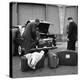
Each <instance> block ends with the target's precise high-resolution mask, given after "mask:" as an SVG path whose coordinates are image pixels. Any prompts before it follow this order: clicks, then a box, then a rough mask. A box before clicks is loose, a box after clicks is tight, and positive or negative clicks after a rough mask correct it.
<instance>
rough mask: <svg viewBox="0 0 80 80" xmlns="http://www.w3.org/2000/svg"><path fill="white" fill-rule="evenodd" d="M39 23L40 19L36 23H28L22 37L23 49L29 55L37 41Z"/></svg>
mask: <svg viewBox="0 0 80 80" xmlns="http://www.w3.org/2000/svg"><path fill="white" fill-rule="evenodd" d="M39 23H40V21H39V19H36V20H35V21H34V22H30V23H28V24H27V26H26V29H25V31H24V33H23V35H22V37H23V38H24V40H23V43H22V49H25V52H26V53H28V50H29V49H31V48H32V46H33V42H34V41H35V40H36V27H37V26H38V25H39Z"/></svg>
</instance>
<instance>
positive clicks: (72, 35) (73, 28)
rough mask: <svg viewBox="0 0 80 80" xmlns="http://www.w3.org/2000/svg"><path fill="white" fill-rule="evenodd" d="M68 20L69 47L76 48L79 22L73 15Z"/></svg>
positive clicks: (70, 48)
mask: <svg viewBox="0 0 80 80" xmlns="http://www.w3.org/2000/svg"><path fill="white" fill-rule="evenodd" d="M68 21H69V25H68V31H67V34H68V36H67V38H68V44H67V49H68V50H75V43H76V41H77V24H76V23H75V22H74V21H73V18H72V17H69V18H68Z"/></svg>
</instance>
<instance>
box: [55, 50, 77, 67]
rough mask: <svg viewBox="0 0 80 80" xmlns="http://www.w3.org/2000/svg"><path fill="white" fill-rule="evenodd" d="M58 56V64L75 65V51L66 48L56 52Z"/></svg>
mask: <svg viewBox="0 0 80 80" xmlns="http://www.w3.org/2000/svg"><path fill="white" fill-rule="evenodd" d="M56 54H57V55H58V57H59V65H66V66H77V62H78V54H77V52H75V51H72V50H67V51H60V52H57V53H56Z"/></svg>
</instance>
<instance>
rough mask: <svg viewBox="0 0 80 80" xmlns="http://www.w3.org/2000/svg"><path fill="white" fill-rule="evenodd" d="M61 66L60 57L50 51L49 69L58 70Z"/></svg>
mask: <svg viewBox="0 0 80 80" xmlns="http://www.w3.org/2000/svg"><path fill="white" fill-rule="evenodd" d="M58 64H59V58H58V56H57V55H56V54H55V53H53V52H52V50H49V52H48V67H49V68H57V67H58Z"/></svg>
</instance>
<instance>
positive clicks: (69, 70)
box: [13, 42, 78, 78]
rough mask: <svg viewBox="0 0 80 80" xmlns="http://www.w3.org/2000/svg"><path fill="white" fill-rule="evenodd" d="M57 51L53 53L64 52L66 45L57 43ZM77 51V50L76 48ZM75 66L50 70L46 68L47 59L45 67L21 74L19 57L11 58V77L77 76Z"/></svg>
mask: <svg viewBox="0 0 80 80" xmlns="http://www.w3.org/2000/svg"><path fill="white" fill-rule="evenodd" d="M57 47H58V48H57V49H55V50H53V52H57V51H61V50H66V47H67V43H66V42H64V43H62V42H58V43H57ZM76 50H77V48H76ZM77 70H78V67H77V66H59V67H58V68H56V69H50V68H48V66H47V58H46V59H45V67H44V68H42V69H38V70H36V71H28V72H21V67H20V57H13V77H14V78H23V77H39V76H55V75H69V74H71V75H72V74H77V72H78V71H77Z"/></svg>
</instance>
